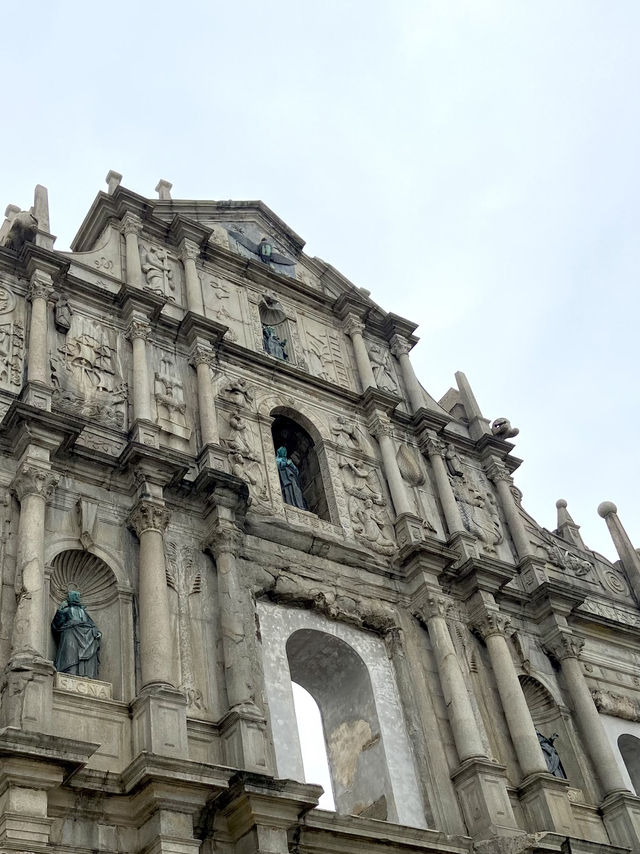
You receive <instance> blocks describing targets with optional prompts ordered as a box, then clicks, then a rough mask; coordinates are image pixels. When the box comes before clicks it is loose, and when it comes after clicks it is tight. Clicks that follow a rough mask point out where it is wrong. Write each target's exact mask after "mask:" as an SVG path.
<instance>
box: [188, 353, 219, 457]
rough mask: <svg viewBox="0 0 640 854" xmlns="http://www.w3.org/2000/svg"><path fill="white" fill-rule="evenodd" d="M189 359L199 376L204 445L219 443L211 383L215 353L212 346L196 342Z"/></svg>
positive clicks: (200, 412)
mask: <svg viewBox="0 0 640 854" xmlns="http://www.w3.org/2000/svg"><path fill="white" fill-rule="evenodd" d="M189 361H190V363H191V364H192V365H193V366H194V367H195V369H196V374H197V377H198V412H199V415H200V435H201V438H202V447H203V448H204V447H206V446H207V445H217V444H218V443H219V441H220V437H219V435H218V420H217V417H216V405H215V400H214V396H213V388H212V384H211V369H212V368H214V367H215V353H214V352H213V350H212V349H211V348H210V347H206V346H204V345H202V344H195V345H194V346H193V347H192V348H191V353H190V355H189Z"/></svg>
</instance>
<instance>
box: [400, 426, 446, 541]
mask: <svg viewBox="0 0 640 854" xmlns="http://www.w3.org/2000/svg"><path fill="white" fill-rule="evenodd" d="M396 462H397V463H398V469H399V470H400V474H401V475H402V479H403V480H404V482H405V484H406V486H405V489H406V491H407V496H408V498H409V501H410V502H411V504H412V505H413V512H414V513H415V514H416V516H419V517H420V518H422V519H423V520H424V531H425V534H427V535H428V536H439V537H441V538H442V539H445V534H444V526H443V522H442V519H441V518H440V513H439V511H438V504H437V502H436V498H435V494H434V490H433V487H432V485H431V481H430V478H429V475H428V473H427V472H426V471H425V469H424V467H423V463H422V457H421V455H420V454H419V453H418V451H417V449H416V448H414V447H413V446H411V445H409V444H407V443H406V442H400V443H399V445H398V450H397V452H396Z"/></svg>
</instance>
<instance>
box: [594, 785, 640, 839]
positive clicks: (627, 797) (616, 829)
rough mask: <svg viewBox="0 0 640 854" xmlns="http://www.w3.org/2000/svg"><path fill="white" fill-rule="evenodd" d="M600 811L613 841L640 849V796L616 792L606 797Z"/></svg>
mask: <svg viewBox="0 0 640 854" xmlns="http://www.w3.org/2000/svg"><path fill="white" fill-rule="evenodd" d="M600 811H601V812H602V819H603V821H604V826H605V827H606V829H607V833H608V834H609V838H610V839H611V842H612V843H613V844H614V845H622V846H624V847H625V848H631V850H632V851H640V798H637V797H636V796H635V795H632V794H631V793H630V792H615V793H613V794H611V795H609V797H608V798H605V800H604V801H603V802H602V804H601V806H600Z"/></svg>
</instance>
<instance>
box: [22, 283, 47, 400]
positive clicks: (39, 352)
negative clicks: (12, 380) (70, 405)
mask: <svg viewBox="0 0 640 854" xmlns="http://www.w3.org/2000/svg"><path fill="white" fill-rule="evenodd" d="M52 293H53V281H52V279H51V276H50V275H49V274H48V273H43V272H42V271H40V270H36V272H35V273H34V274H33V275H32V276H31V281H30V283H29V299H30V300H31V320H30V323H29V358H28V361H27V381H28V382H30V383H31V382H37V383H44V384H46V385H49V373H50V371H49V352H48V342H47V331H48V319H47V301H48V300H49V298H50V297H51V295H52Z"/></svg>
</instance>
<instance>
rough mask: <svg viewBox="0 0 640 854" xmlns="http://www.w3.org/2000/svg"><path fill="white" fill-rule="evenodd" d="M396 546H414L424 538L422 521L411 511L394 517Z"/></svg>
mask: <svg viewBox="0 0 640 854" xmlns="http://www.w3.org/2000/svg"><path fill="white" fill-rule="evenodd" d="M394 528H395V532H396V539H397V541H398V548H401V549H402V548H404V547H405V546H414V545H416V544H417V543H421V542H423V540H424V533H425V531H424V521H423V520H422V519H421V518H420V517H419V516H416V515H414V514H413V513H403V514H402V516H399V517H398V518H397V519H396V522H395V525H394Z"/></svg>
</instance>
